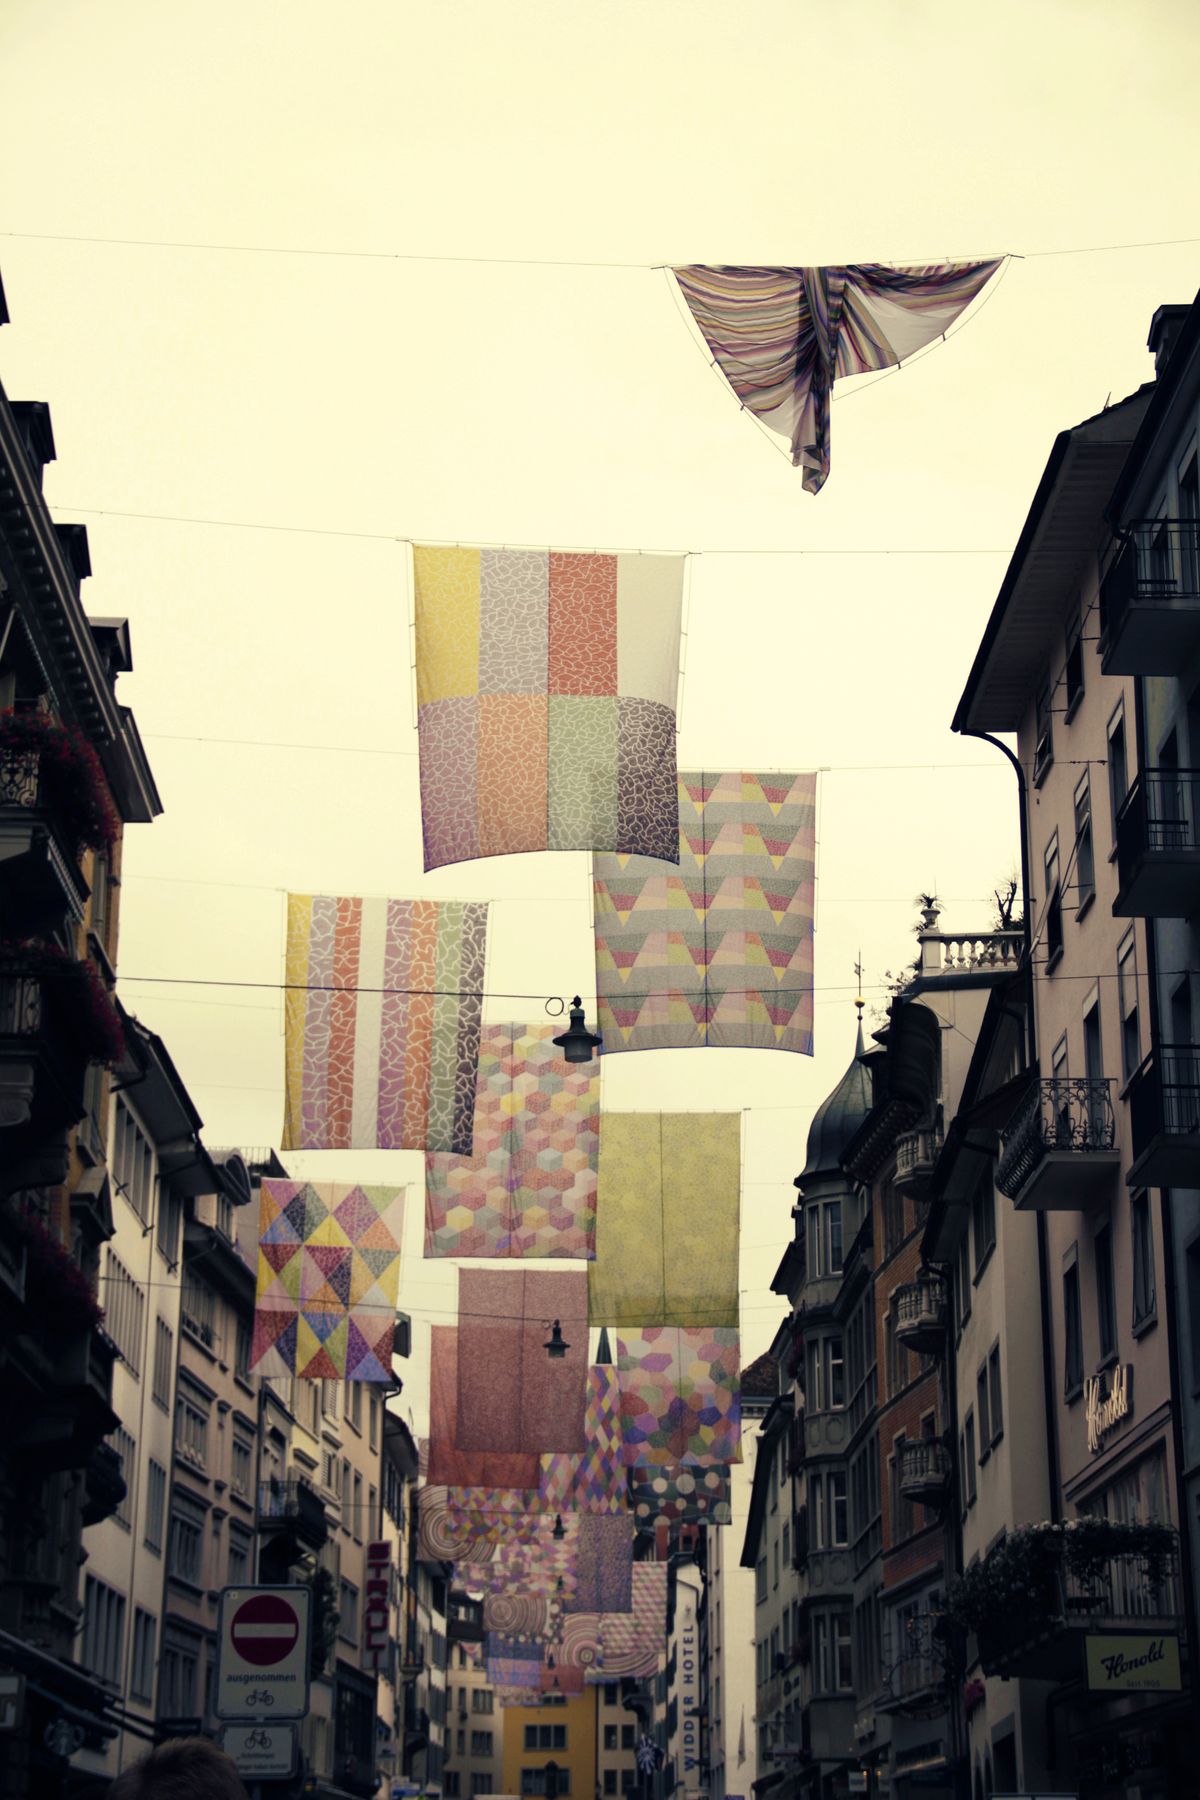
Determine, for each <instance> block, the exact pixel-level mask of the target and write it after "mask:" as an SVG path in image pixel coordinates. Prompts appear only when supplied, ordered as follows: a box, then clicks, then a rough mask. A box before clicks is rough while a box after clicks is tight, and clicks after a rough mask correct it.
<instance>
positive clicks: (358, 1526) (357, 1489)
mask: <svg viewBox="0 0 1200 1800" xmlns="http://www.w3.org/2000/svg"><path fill="white" fill-rule="evenodd" d="M351 1385H352V1386H354V1387H361V1385H362V1384H361V1382H358V1381H355V1382H353V1383H352V1384H351ZM350 1508H351V1513H352V1517H351V1520H350V1529H351V1530H352V1531H353V1533H354V1541H355V1543H356V1544H361V1543H362V1540H363V1516H362V1511H363V1478H362V1476H361V1475H360V1474H359V1472H358V1470H357V1469H355V1471H354V1499H353V1500H352V1501H351V1503H350Z"/></svg>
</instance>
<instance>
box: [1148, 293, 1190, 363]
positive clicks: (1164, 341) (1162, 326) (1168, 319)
mask: <svg viewBox="0 0 1200 1800" xmlns="http://www.w3.org/2000/svg"><path fill="white" fill-rule="evenodd" d="M1191 310H1192V309H1191V307H1190V306H1160V307H1159V309H1158V311H1157V312H1156V313H1155V315H1154V317H1153V318H1152V319H1151V321H1150V336H1149V337H1148V338H1147V339H1146V348H1147V349H1148V350H1149V352H1150V354H1151V356H1152V357H1153V358H1154V376H1155V379H1156V380H1157V379H1158V378H1159V377H1160V376H1161V375H1162V372H1163V370H1164V369H1165V368H1166V366H1167V364H1168V362H1170V360H1171V352H1172V350H1173V349H1174V348H1175V345H1176V342H1177V341H1178V338H1179V334H1180V332H1181V331H1182V329H1183V322H1184V320H1185V319H1186V318H1187V316H1188V314H1189V313H1190V312H1191Z"/></svg>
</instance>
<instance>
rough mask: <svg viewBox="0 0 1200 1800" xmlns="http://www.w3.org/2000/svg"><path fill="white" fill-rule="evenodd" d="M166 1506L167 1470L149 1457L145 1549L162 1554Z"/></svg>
mask: <svg viewBox="0 0 1200 1800" xmlns="http://www.w3.org/2000/svg"><path fill="white" fill-rule="evenodd" d="M166 1508H167V1471H166V1470H165V1469H164V1468H163V1466H162V1464H161V1463H157V1462H155V1460H154V1458H153V1457H151V1458H150V1461H149V1463H148V1464H147V1466H146V1531H145V1537H144V1542H145V1545H146V1548H147V1550H153V1551H154V1552H155V1553H156V1554H157V1555H159V1556H161V1555H162V1547H163V1521H164V1518H165V1516H166Z"/></svg>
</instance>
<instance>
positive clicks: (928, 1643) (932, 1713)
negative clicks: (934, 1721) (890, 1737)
mask: <svg viewBox="0 0 1200 1800" xmlns="http://www.w3.org/2000/svg"><path fill="white" fill-rule="evenodd" d="M894 1624H895V1629H896V1631H897V1635H898V1636H899V1642H898V1643H897V1644H896V1646H895V1648H896V1650H897V1655H896V1657H895V1660H894V1661H892V1662H891V1663H889V1664H888V1665H887V1667H886V1668H885V1671H884V1685H883V1693H882V1695H881V1697H880V1699H879V1702H878V1704H879V1706H880V1708H881V1710H882V1711H884V1712H899V1713H904V1714H906V1715H907V1716H908V1717H909V1718H937V1717H939V1716H940V1714H941V1713H943V1712H944V1711H945V1709H946V1658H945V1645H944V1642H943V1640H942V1638H941V1637H940V1636H939V1629H940V1626H941V1619H940V1617H939V1616H938V1615H937V1614H934V1613H928V1612H926V1613H913V1614H910V1615H909V1616H908V1617H906V1618H904V1619H903V1621H901V1620H899V1619H897V1620H895V1621H894Z"/></svg>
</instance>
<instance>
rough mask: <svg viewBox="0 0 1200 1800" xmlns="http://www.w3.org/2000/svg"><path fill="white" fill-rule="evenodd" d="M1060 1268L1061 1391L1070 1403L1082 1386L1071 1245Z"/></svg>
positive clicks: (1080, 1329) (1080, 1321) (1080, 1324)
mask: <svg viewBox="0 0 1200 1800" xmlns="http://www.w3.org/2000/svg"><path fill="white" fill-rule="evenodd" d="M1067 1254H1068V1257H1069V1262H1068V1263H1067V1266H1066V1267H1064V1269H1063V1388H1064V1395H1065V1398H1066V1399H1068V1400H1070V1399H1073V1398H1074V1396H1075V1395H1076V1394H1078V1393H1079V1392H1080V1391H1081V1389H1082V1387H1083V1319H1082V1316H1081V1314H1080V1310H1079V1263H1078V1261H1077V1252H1076V1249H1075V1246H1074V1245H1072V1246H1071V1249H1070V1250H1069V1251H1068V1253H1067Z"/></svg>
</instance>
